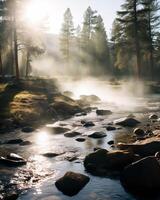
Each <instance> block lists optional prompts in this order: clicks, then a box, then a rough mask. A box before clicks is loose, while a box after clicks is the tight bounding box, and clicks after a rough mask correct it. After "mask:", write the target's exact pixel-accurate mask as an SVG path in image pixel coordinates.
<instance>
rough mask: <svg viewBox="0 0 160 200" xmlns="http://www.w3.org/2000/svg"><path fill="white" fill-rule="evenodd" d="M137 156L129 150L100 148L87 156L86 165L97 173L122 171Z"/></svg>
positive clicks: (88, 169) (87, 168) (90, 170)
mask: <svg viewBox="0 0 160 200" xmlns="http://www.w3.org/2000/svg"><path fill="white" fill-rule="evenodd" d="M135 158H136V156H135V155H134V154H133V153H131V152H128V151H111V152H108V151H107V150H105V149H100V150H98V151H96V152H94V153H91V154H89V155H88V156H86V157H85V160H84V167H85V168H86V170H87V171H89V172H90V173H92V174H95V175H101V174H103V175H104V174H107V173H108V172H109V171H120V170H123V169H124V167H126V166H127V165H129V164H130V163H132V162H133V161H134V160H135Z"/></svg>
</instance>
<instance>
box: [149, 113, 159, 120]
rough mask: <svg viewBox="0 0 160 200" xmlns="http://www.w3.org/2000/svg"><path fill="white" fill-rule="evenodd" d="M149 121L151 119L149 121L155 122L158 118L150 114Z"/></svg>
mask: <svg viewBox="0 0 160 200" xmlns="http://www.w3.org/2000/svg"><path fill="white" fill-rule="evenodd" d="M149 119H151V120H157V119H158V116H157V115H155V114H152V115H150V116H149Z"/></svg>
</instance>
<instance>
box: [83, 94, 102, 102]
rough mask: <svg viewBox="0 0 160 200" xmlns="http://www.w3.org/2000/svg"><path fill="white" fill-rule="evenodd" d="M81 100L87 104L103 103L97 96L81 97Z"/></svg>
mask: <svg viewBox="0 0 160 200" xmlns="http://www.w3.org/2000/svg"><path fill="white" fill-rule="evenodd" d="M80 100H82V101H84V102H86V103H97V102H100V101H101V99H100V98H99V97H98V96H96V95H81V96H80Z"/></svg>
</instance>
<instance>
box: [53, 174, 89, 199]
mask: <svg viewBox="0 0 160 200" xmlns="http://www.w3.org/2000/svg"><path fill="white" fill-rule="evenodd" d="M89 180H90V178H89V177H88V176H85V175H83V174H79V173H74V172H67V173H66V174H65V175H64V176H63V177H62V178H60V179H59V180H57V181H56V183H55V185H56V187H57V188H58V190H60V191H61V192H63V194H65V195H68V196H74V195H76V194H77V193H78V192H79V191H80V190H81V189H82V188H83V187H84V186H85V185H86V184H87V183H88V182H89Z"/></svg>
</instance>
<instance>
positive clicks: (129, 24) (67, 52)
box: [60, 0, 160, 79]
mask: <svg viewBox="0 0 160 200" xmlns="http://www.w3.org/2000/svg"><path fill="white" fill-rule="evenodd" d="M158 11H159V4H158V1H157V0H125V2H124V4H123V5H122V6H121V10H120V11H118V12H117V18H116V19H115V21H114V23H113V28H112V33H111V40H110V41H108V38H107V34H106V30H105V26H104V23H103V19H102V17H101V15H98V13H97V12H96V11H94V10H92V9H91V8H90V7H88V9H87V10H86V11H85V13H84V19H83V24H82V27H80V26H78V27H77V28H74V25H73V17H72V14H71V11H70V9H67V10H66V12H65V14H64V23H63V25H62V30H61V37H60V44H61V51H62V54H63V56H64V60H65V62H66V63H71V62H72V61H74V60H76V61H78V63H79V66H81V69H82V70H85V69H86V70H89V72H90V73H91V74H94V75H98V74H104V73H105V74H110V75H115V76H124V75H125V76H136V77H138V78H147V79H154V78H159V75H160V29H159V28H160V27H159V25H160V18H159V15H158ZM75 67H76V66H75Z"/></svg>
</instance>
